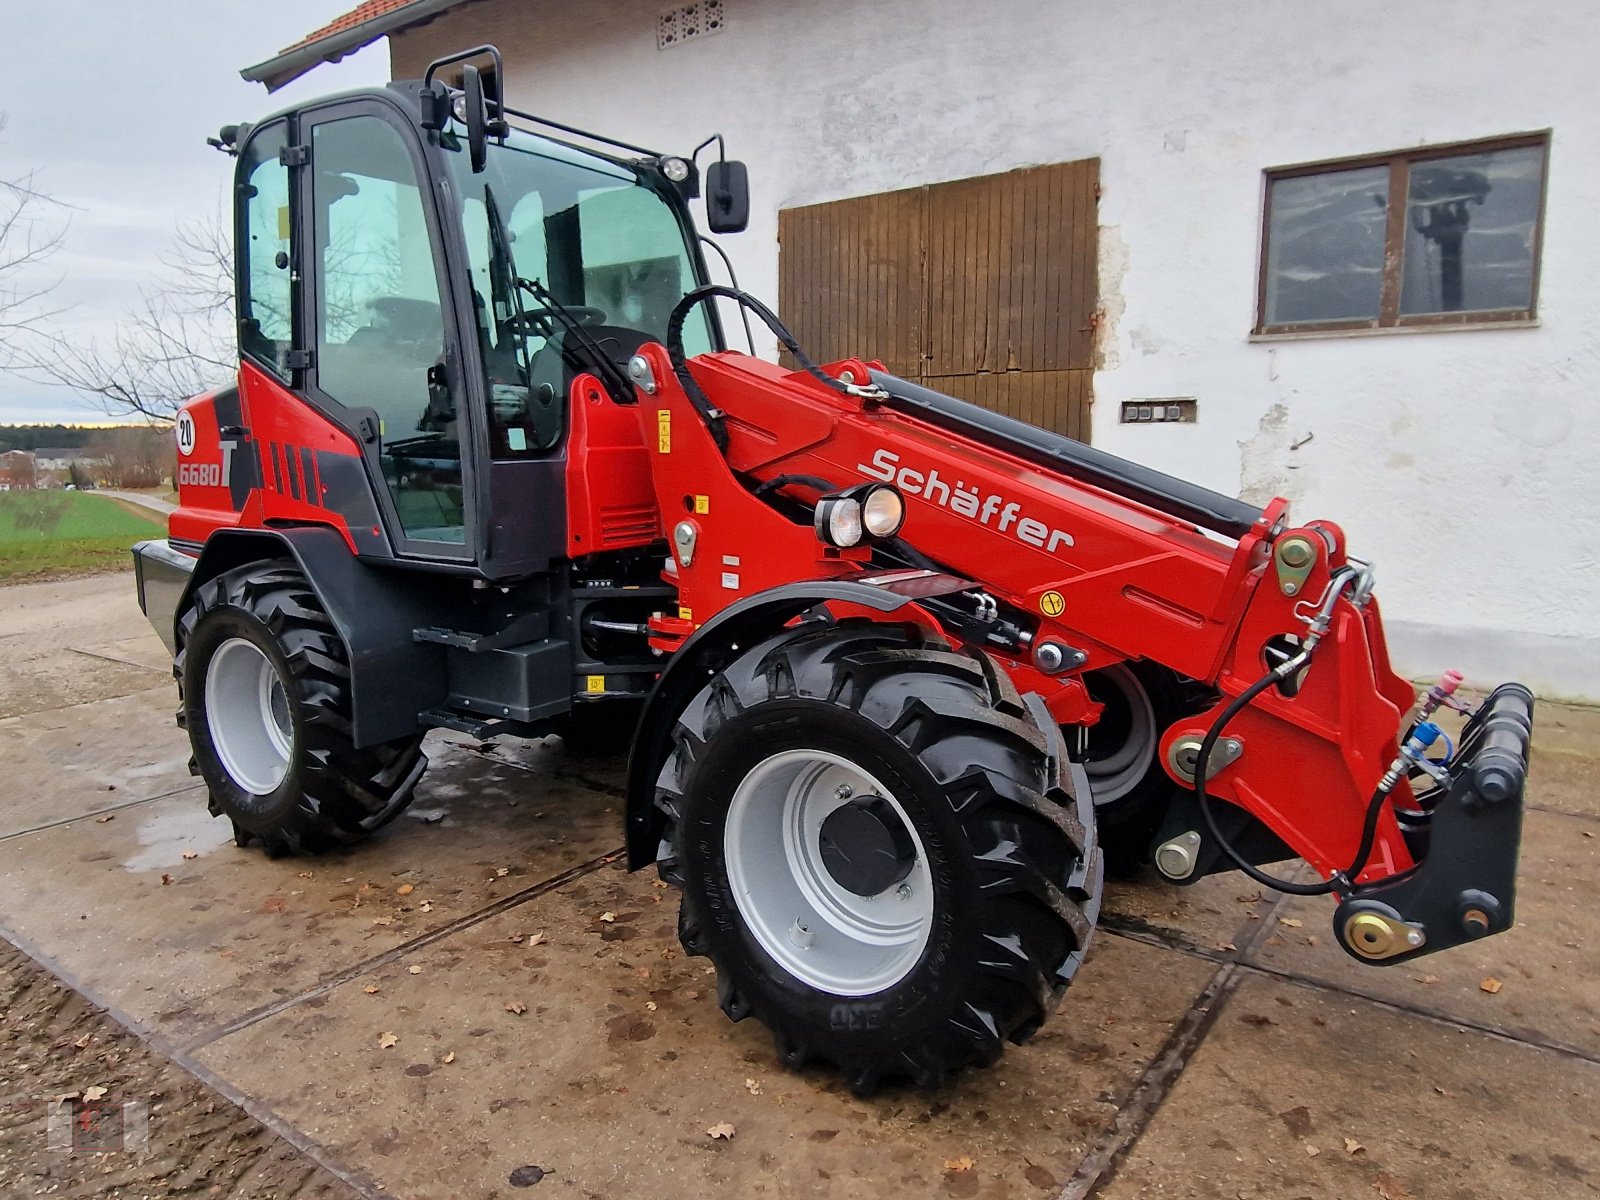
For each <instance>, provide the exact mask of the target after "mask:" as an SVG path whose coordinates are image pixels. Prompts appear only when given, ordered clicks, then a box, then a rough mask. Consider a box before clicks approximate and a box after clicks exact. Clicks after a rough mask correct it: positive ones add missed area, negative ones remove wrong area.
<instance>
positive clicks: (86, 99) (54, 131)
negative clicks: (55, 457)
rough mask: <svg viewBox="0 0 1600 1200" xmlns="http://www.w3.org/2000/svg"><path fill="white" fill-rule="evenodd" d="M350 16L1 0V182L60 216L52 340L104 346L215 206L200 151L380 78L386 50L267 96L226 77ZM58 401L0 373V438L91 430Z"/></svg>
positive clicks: (222, 176) (324, 3) (215, 185)
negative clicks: (58, 429)
mask: <svg viewBox="0 0 1600 1200" xmlns="http://www.w3.org/2000/svg"><path fill="white" fill-rule="evenodd" d="M355 4H356V0H272V2H271V3H260V2H259V0H256V2H247V0H160V2H159V3H136V2H129V0H48V2H46V3H36V2H34V0H0V47H3V48H4V49H3V50H0V112H3V113H5V114H6V118H7V120H6V127H5V129H4V131H3V132H0V177H4V178H8V179H9V178H14V177H15V176H18V175H22V174H26V173H27V172H28V171H36V172H37V177H36V184H37V186H38V187H39V188H40V189H41V190H43V191H45V192H48V193H49V194H51V195H52V196H54V197H55V198H56V199H57V200H60V201H62V202H63V203H64V204H67V205H70V206H71V209H70V211H67V212H65V213H64V214H63V215H64V216H65V217H66V218H67V219H68V220H69V221H70V225H69V228H68V230H67V235H66V239H67V240H66V245H65V246H64V248H63V249H62V251H61V252H60V253H58V254H57V255H56V256H55V257H54V258H53V259H51V260H50V261H49V262H48V263H47V264H45V265H44V267H43V268H41V270H40V274H39V277H38V278H39V281H40V282H45V281H49V280H54V279H60V281H61V282H60V285H59V287H58V288H57V290H56V292H55V294H54V295H53V296H52V302H53V303H55V304H64V305H69V306H70V308H69V311H67V312H66V313H64V314H63V315H62V316H61V317H60V318H59V319H58V325H59V327H60V329H61V332H62V334H63V336H64V337H67V338H71V339H88V338H96V337H97V338H100V339H101V340H102V341H105V340H109V338H110V336H111V334H112V332H113V331H114V329H115V326H116V321H117V317H118V314H119V313H121V312H123V311H125V310H127V309H128V308H130V307H132V306H133V305H136V304H137V303H138V299H139V289H140V286H141V285H142V284H145V283H146V282H147V281H148V280H149V278H150V275H151V273H152V271H153V270H154V269H155V268H156V266H157V265H158V261H159V259H160V257H161V256H162V254H163V253H164V252H165V250H166V248H167V246H168V245H169V243H170V242H171V239H172V235H173V231H174V229H175V228H176V226H178V225H179V224H180V223H182V222H185V221H193V220H196V219H199V218H203V217H205V216H207V215H208V214H212V213H215V212H217V211H218V210H219V208H220V206H221V205H222V204H223V202H224V200H225V198H226V195H227V187H228V176H229V170H230V167H231V165H232V160H230V159H228V158H226V157H224V156H223V155H221V154H218V153H217V152H216V151H214V150H212V149H211V148H209V147H208V146H207V145H206V144H205V139H206V138H207V137H208V136H214V135H215V133H216V131H217V129H218V128H219V127H220V126H222V125H227V124H232V123H234V122H238V121H244V120H253V119H255V118H257V117H260V116H263V115H265V114H266V113H268V112H270V111H272V110H274V109H276V108H279V107H281V106H283V105H285V104H289V103H292V102H293V101H294V100H296V99H301V98H305V97H309V96H315V95H320V94H321V93H324V92H330V91H337V90H340V89H343V88H347V87H355V86H358V85H361V84H367V83H376V82H382V81H384V80H386V79H388V77H389V54H388V48H387V46H386V44H385V43H383V42H379V43H378V44H377V45H374V46H369V47H368V48H367V49H366V50H363V51H362V52H361V53H359V54H357V55H353V56H352V57H350V58H347V59H345V60H344V61H343V62H340V63H334V64H329V65H324V66H320V67H318V68H317V69H316V70H314V71H312V72H311V73H310V74H309V75H307V76H305V77H304V78H302V79H300V80H298V81H297V82H296V83H293V84H291V85H290V86H289V87H287V88H284V89H283V90H281V91H279V92H278V93H276V94H275V95H272V96H268V95H267V91H266V89H265V88H263V87H262V86H261V85H260V84H256V83H246V82H245V81H244V80H242V79H240V78H239V69H240V68H241V67H245V66H249V65H251V64H253V63H256V62H260V61H261V60H262V59H265V58H269V57H271V56H272V54H274V53H275V52H276V51H278V50H279V49H281V48H282V47H284V46H287V45H289V44H291V43H293V42H296V41H299V40H300V39H301V38H302V37H304V36H305V35H306V34H308V33H310V32H311V31H312V30H313V29H316V28H318V27H319V26H321V25H324V24H326V23H327V22H328V21H330V20H331V19H333V18H334V17H335V16H337V15H339V14H340V13H342V12H345V11H346V10H348V9H350V8H354V7H355ZM104 419H105V418H104V417H103V415H101V413H100V411H99V410H98V409H97V408H95V407H94V406H93V405H92V404H90V403H89V402H87V401H83V400H79V399H76V398H74V397H73V396H72V395H71V394H70V393H68V392H64V391H62V390H61V389H59V388H50V387H44V386H40V385H37V384H31V383H28V382H26V381H24V380H19V379H17V378H16V377H14V376H10V375H6V374H4V373H0V424H5V423H12V422H19V421H22V422H31V421H68V422H72V421H86V422H92V421H96V420H104Z"/></svg>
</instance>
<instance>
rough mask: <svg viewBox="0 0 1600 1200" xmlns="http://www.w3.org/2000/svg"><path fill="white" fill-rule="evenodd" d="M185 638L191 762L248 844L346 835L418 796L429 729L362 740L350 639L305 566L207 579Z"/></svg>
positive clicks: (284, 849) (309, 843)
mask: <svg viewBox="0 0 1600 1200" xmlns="http://www.w3.org/2000/svg"><path fill="white" fill-rule="evenodd" d="M179 636H180V639H181V643H180V649H179V651H178V658H177V663H176V673H177V676H178V680H179V688H180V691H181V693H182V696H183V713H184V723H185V724H186V725H187V726H188V730H189V740H190V744H191V745H192V747H193V749H194V758H193V760H192V763H191V768H192V769H193V770H194V772H195V773H196V774H198V775H199V776H200V777H201V778H202V779H204V780H205V783H206V787H207V788H208V790H209V791H210V794H211V798H210V805H211V811H212V813H213V815H217V816H226V817H227V818H228V819H229V820H231V821H232V822H233V828H234V837H235V840H236V841H238V842H239V844H240V845H244V844H245V843H246V842H248V841H249V840H250V839H251V838H252V837H253V838H257V839H259V840H260V842H261V844H262V846H263V847H264V848H265V849H266V851H267V853H268V854H269V855H273V856H276V855H279V854H287V853H298V852H301V851H312V850H320V849H324V848H327V847H329V846H336V845H344V844H348V843H351V842H355V841H359V840H360V839H362V838H364V837H366V836H367V835H368V834H370V833H372V832H374V831H375V830H377V829H379V828H381V827H382V826H383V825H385V824H387V823H388V822H389V821H391V820H393V819H394V818H395V817H396V816H398V815H399V814H400V812H401V811H402V810H403V809H404V808H405V806H406V805H407V804H409V803H410V801H411V795H412V791H413V789H414V788H415V786H416V782H417V780H418V778H420V777H421V775H422V772H423V770H424V768H426V766H427V762H428V760H427V758H426V757H425V756H424V755H423V753H422V735H421V734H420V733H419V734H418V735H416V736H415V737H410V738H402V739H399V740H397V741H393V742H385V743H382V744H380V745H377V746H370V747H364V748H361V749H357V748H356V747H355V745H354V744H353V743H352V741H351V723H350V722H351V710H350V687H349V684H350V669H349V666H348V664H347V661H346V657H345V652H344V645H343V643H342V642H341V641H340V640H339V636H338V634H337V633H336V632H335V631H334V628H333V624H332V622H331V621H330V620H329V619H328V615H327V613H326V612H324V611H323V609H322V605H321V604H320V602H319V601H318V600H317V597H316V593H315V592H314V591H312V589H311V586H310V585H309V584H308V583H307V582H306V579H305V577H304V576H303V575H301V574H300V572H299V571H298V570H296V569H295V568H293V567H290V566H285V565H282V564H278V563H258V564H255V565H252V566H245V567H239V568H237V569H235V570H232V571H228V572H225V573H223V574H221V575H219V576H217V577H216V578H215V579H212V580H209V581H207V582H206V583H203V584H201V585H200V586H199V587H198V588H196V589H195V593H194V597H193V600H192V602H191V604H190V607H189V609H188V610H187V611H186V612H185V613H184V615H183V618H182V620H181V621H180V622H179Z"/></svg>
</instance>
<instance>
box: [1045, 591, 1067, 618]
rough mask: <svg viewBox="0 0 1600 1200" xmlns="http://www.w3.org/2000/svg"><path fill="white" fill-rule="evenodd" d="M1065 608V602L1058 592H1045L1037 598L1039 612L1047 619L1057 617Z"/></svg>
mask: <svg viewBox="0 0 1600 1200" xmlns="http://www.w3.org/2000/svg"><path fill="white" fill-rule="evenodd" d="M1066 607H1067V602H1066V600H1065V599H1064V598H1063V597H1062V595H1061V593H1060V592H1046V593H1045V594H1044V595H1042V596H1040V597H1039V611H1040V612H1042V613H1043V614H1044V615H1045V616H1047V617H1059V616H1060V615H1061V614H1062V613H1063V612H1064V611H1066Z"/></svg>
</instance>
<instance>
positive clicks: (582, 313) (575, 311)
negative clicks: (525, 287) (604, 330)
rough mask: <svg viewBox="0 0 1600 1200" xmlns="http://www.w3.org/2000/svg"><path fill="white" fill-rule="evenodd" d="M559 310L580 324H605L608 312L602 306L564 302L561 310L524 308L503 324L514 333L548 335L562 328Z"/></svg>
mask: <svg viewBox="0 0 1600 1200" xmlns="http://www.w3.org/2000/svg"><path fill="white" fill-rule="evenodd" d="M557 311H559V312H561V313H563V314H564V315H566V316H568V317H570V318H571V319H572V320H574V321H576V322H577V323H578V324H579V325H604V324H605V321H606V312H605V310H604V309H602V308H589V307H588V306H587V305H583V304H564V305H562V306H561V308H560V309H559V310H557V309H553V308H528V309H524V310H523V311H522V312H521V313H516V314H513V315H512V316H510V317H507V318H506V320H505V321H504V322H503V324H504V326H505V327H506V328H507V329H509V330H511V332H513V333H523V334H532V335H533V336H535V337H547V336H549V335H550V334H552V333H553V332H555V331H556V330H557V329H560V328H562V325H561V321H560V320H559V319H558V318H557V317H556V315H555V314H556V313H557Z"/></svg>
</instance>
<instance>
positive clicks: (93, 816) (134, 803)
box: [0, 783, 205, 842]
mask: <svg viewBox="0 0 1600 1200" xmlns="http://www.w3.org/2000/svg"><path fill="white" fill-rule="evenodd" d="M204 786H205V785H204V784H203V783H186V784H184V785H183V786H182V787H175V788H173V789H172V790H171V791H170V792H162V793H161V794H159V795H156V796H146V797H145V798H144V799H143V800H125V801H123V802H122V803H121V804H113V805H112V806H111V807H110V808H97V809H95V810H94V811H93V812H86V813H80V814H78V815H77V816H75V817H62V818H61V819H60V820H59V821H46V822H45V823H44V824H43V825H33V826H30V827H29V828H27V829H18V830H16V831H15V832H14V833H0V842H9V841H10V840H11V839H12V838H19V837H27V836H28V835H29V834H30V833H41V832H43V831H44V830H46V829H60V828H61V827H62V826H63V825H71V824H73V823H75V822H77V821H88V820H98V819H99V818H100V817H103V816H105V815H107V814H108V813H110V814H113V815H114V814H116V813H119V812H123V811H125V810H127V809H130V808H138V807H139V805H141V804H154V803H155V802H156V801H157V800H170V799H171V798H172V797H173V796H181V795H183V793H184V792H192V791H194V790H195V789H196V788H201V787H204Z"/></svg>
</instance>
